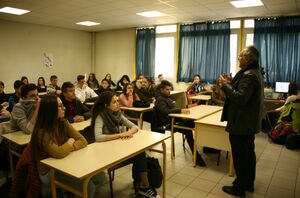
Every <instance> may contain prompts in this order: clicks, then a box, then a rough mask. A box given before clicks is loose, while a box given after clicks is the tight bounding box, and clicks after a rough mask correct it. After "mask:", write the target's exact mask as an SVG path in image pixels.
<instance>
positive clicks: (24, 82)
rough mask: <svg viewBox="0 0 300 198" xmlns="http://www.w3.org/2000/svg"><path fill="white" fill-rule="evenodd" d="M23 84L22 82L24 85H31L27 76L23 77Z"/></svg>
mask: <svg viewBox="0 0 300 198" xmlns="http://www.w3.org/2000/svg"><path fill="white" fill-rule="evenodd" d="M21 82H22V83H23V84H24V85H27V84H28V83H29V81H28V78H27V77H26V76H22V78H21Z"/></svg>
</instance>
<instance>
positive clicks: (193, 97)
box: [189, 95, 211, 100]
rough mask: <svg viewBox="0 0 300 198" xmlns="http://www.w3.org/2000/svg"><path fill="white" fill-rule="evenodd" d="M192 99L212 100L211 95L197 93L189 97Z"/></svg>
mask: <svg viewBox="0 0 300 198" xmlns="http://www.w3.org/2000/svg"><path fill="white" fill-rule="evenodd" d="M189 99H190V100H210V99H211V96H210V95H196V96H191V97H189Z"/></svg>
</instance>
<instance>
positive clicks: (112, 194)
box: [108, 170, 114, 198]
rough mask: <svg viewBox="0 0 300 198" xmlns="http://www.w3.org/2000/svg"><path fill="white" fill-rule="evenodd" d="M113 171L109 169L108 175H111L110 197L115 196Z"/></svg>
mask: <svg viewBox="0 0 300 198" xmlns="http://www.w3.org/2000/svg"><path fill="white" fill-rule="evenodd" d="M112 172H113V173H114V171H111V170H108V176H109V188H110V197H111V198H113V197H114V191H113V183H112V182H113V178H112Z"/></svg>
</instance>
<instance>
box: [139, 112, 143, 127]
mask: <svg viewBox="0 0 300 198" xmlns="http://www.w3.org/2000/svg"><path fill="white" fill-rule="evenodd" d="M143 113H144V112H141V113H140V119H139V122H140V129H141V130H143Z"/></svg>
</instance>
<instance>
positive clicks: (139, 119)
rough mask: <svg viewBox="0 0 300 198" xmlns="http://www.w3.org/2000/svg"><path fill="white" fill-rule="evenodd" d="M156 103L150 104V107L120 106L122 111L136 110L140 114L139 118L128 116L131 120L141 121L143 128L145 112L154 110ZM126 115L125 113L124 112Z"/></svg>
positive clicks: (141, 127) (140, 124)
mask: <svg viewBox="0 0 300 198" xmlns="http://www.w3.org/2000/svg"><path fill="white" fill-rule="evenodd" d="M153 107H154V104H152V103H151V104H150V107H120V109H121V110H122V112H123V113H124V111H134V112H137V113H138V114H139V116H138V118H133V117H129V116H126V117H127V118H128V119H129V120H134V121H138V122H139V126H140V129H143V114H144V113H145V112H148V111H152V109H153ZM124 115H125V114H124Z"/></svg>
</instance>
